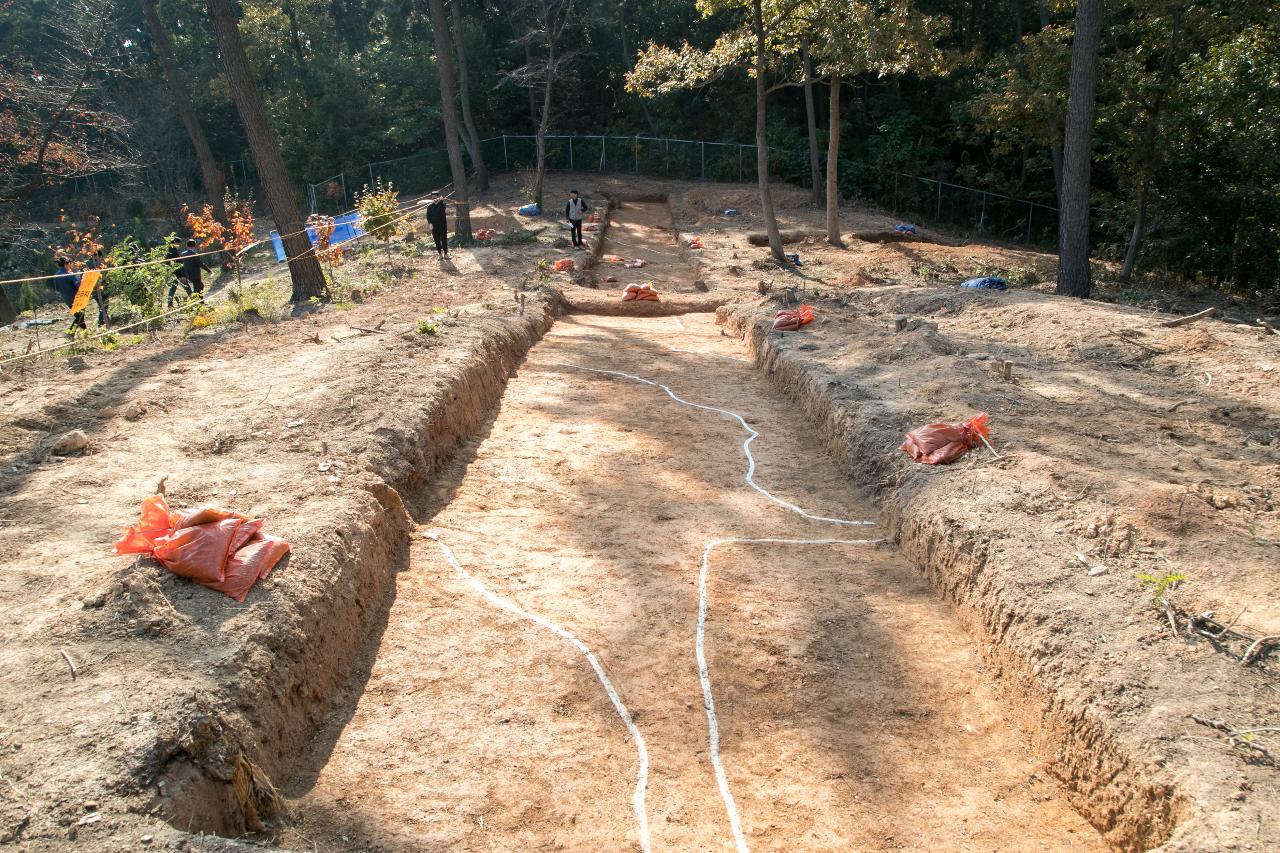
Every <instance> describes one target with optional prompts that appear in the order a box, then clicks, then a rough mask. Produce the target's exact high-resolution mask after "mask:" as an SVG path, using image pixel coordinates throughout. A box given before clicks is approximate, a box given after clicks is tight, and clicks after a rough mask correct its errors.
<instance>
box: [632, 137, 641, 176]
mask: <svg viewBox="0 0 1280 853" xmlns="http://www.w3.org/2000/svg"><path fill="white" fill-rule="evenodd" d="M632 144H633V145H635V147H636V167H635V170H634V171H635V173H636V174H637V175H638V174H640V134H638V133H637V134H636V138H635V141H634V142H633V143H632Z"/></svg>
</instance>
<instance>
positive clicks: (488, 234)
mask: <svg viewBox="0 0 1280 853" xmlns="http://www.w3.org/2000/svg"><path fill="white" fill-rule="evenodd" d="M497 235H498V232H497V231H495V230H494V229H492V228H477V229H476V232H475V238H476V239H477V240H484V241H486V242H487V241H489V240H492V239H493V238H494V237H496V236H497Z"/></svg>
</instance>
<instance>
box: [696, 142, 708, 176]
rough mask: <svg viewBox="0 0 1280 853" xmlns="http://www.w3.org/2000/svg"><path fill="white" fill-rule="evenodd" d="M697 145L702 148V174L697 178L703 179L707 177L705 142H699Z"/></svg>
mask: <svg viewBox="0 0 1280 853" xmlns="http://www.w3.org/2000/svg"><path fill="white" fill-rule="evenodd" d="M698 146H699V147H700V148H701V149H702V172H701V175H702V176H701V177H700V178H699V179H698V180H700V181H705V180H706V179H707V143H705V142H700V143H698Z"/></svg>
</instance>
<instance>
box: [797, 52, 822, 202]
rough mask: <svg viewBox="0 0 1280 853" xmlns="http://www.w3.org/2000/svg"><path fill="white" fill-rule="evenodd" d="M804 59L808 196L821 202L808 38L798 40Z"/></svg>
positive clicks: (820, 173)
mask: <svg viewBox="0 0 1280 853" xmlns="http://www.w3.org/2000/svg"><path fill="white" fill-rule="evenodd" d="M800 55H801V56H802V57H803V59H804V116H805V120H806V121H807V122H808V123H809V198H810V199H811V200H812V201H813V203H814V204H821V203H822V164H821V163H820V162H819V160H818V120H817V118H816V116H815V114H814V109H813V60H812V58H811V57H810V56H809V40H808V39H807V38H806V39H802V40H801V41H800Z"/></svg>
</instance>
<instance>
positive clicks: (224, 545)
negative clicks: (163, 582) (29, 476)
mask: <svg viewBox="0 0 1280 853" xmlns="http://www.w3.org/2000/svg"><path fill="white" fill-rule="evenodd" d="M114 547H115V552H116V553H117V554H147V555H149V556H152V557H155V558H156V559H157V560H158V561H160V563H162V564H163V565H164V567H165V568H167V569H168V570H169V571H171V572H173V573H174V574H175V575H178V576H180V577H184V578H188V579H190V580H193V581H195V582H196V583H198V584H203V585H204V586H207V587H209V589H216V590H217V591H218V592H224V593H226V594H227V595H229V596H231V597H232V598H234V599H235V600H236V601H240V602H243V601H244V599H245V597H246V596H247V595H248V594H249V590H250V589H252V588H253V585H254V584H255V583H257V582H258V580H259V579H260V578H265V577H266V576H267V575H268V574H269V573H270V572H271V569H272V568H274V567H275V564H276V563H278V562H280V558H281V557H283V556H284V555H285V554H287V553H289V543H288V542H286V541H284V540H283V539H280V538H278V537H275V536H267V535H265V534H263V533H262V519H260V518H259V519H251V518H249V517H248V516H246V515H240V514H239V513H235V512H229V511H227V510H225V509H214V508H213V507H202V508H200V509H192V510H187V511H185V512H174V511H173V510H171V509H169V504H168V503H167V502H166V501H165V499H164V496H163V495H155V496H154V497H149V498H146V499H145V500H143V502H142V513H141V516H140V517H139V519H138V523H137V524H135V525H133V526H132V527H126V528H125V529H124V532H123V533H122V534H121V536H120V539H119V540H118V541H117V542H116V544H115V546H114Z"/></svg>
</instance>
